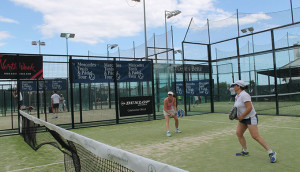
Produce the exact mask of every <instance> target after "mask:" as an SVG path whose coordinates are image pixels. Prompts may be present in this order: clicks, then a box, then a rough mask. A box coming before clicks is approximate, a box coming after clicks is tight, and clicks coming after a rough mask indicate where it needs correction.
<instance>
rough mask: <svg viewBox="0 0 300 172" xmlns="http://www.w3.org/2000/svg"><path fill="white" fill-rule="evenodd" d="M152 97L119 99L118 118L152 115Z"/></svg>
mask: <svg viewBox="0 0 300 172" xmlns="http://www.w3.org/2000/svg"><path fill="white" fill-rule="evenodd" d="M152 103H153V102H152V96H139V97H120V116H121V117H123V116H133V115H146V114H152V113H153V109H152Z"/></svg>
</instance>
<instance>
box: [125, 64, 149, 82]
mask: <svg viewBox="0 0 300 172" xmlns="http://www.w3.org/2000/svg"><path fill="white" fill-rule="evenodd" d="M144 67H145V65H144V64H135V63H128V78H133V79H137V78H138V79H141V80H142V79H144V74H143V73H142V71H141V70H138V68H144Z"/></svg>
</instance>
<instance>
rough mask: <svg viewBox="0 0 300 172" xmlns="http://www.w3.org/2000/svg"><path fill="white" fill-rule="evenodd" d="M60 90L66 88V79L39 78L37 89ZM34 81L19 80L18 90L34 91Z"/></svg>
mask: <svg viewBox="0 0 300 172" xmlns="http://www.w3.org/2000/svg"><path fill="white" fill-rule="evenodd" d="M44 85H45V90H46V91H53V90H56V91H62V90H66V89H67V80H66V79H49V80H39V91H43V90H44ZM36 90H37V89H36V81H21V88H20V91H25V92H26V91H36Z"/></svg>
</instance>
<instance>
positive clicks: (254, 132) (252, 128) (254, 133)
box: [248, 125, 270, 150]
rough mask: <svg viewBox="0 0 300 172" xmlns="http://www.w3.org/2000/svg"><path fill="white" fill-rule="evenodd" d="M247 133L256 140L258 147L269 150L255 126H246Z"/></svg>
mask: <svg viewBox="0 0 300 172" xmlns="http://www.w3.org/2000/svg"><path fill="white" fill-rule="evenodd" d="M248 129H249V132H250V134H251V136H252V138H253V139H254V140H256V141H257V142H258V143H259V144H260V145H262V146H263V147H264V148H265V149H266V150H269V149H270V147H269V146H268V145H267V143H266V141H265V140H264V139H263V138H262V137H260V135H259V133H258V128H257V125H248Z"/></svg>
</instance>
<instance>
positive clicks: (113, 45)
mask: <svg viewBox="0 0 300 172" xmlns="http://www.w3.org/2000/svg"><path fill="white" fill-rule="evenodd" d="M117 46H118V44H112V45H111V46H110V49H114V48H116V47H117Z"/></svg>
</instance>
